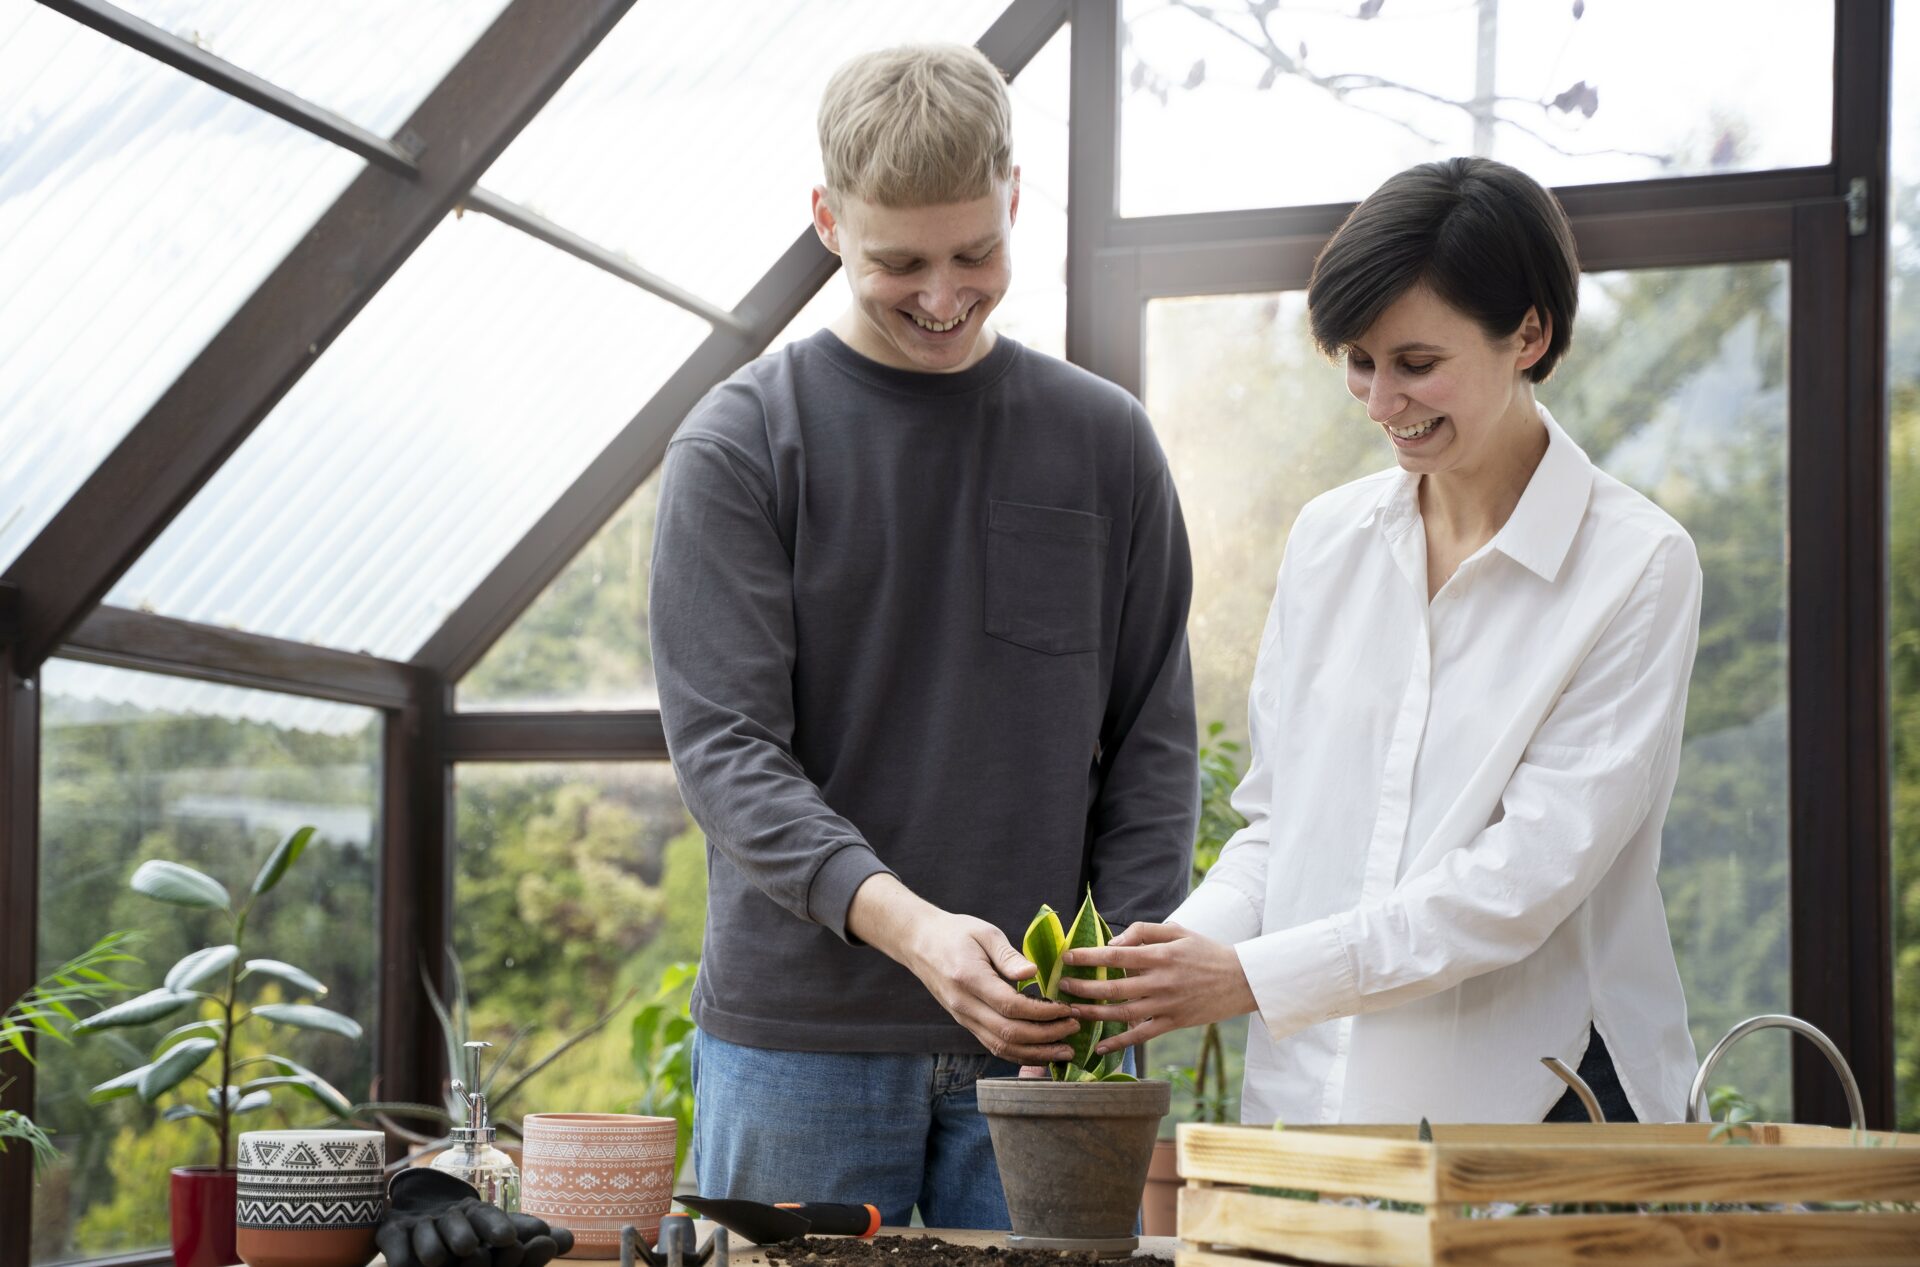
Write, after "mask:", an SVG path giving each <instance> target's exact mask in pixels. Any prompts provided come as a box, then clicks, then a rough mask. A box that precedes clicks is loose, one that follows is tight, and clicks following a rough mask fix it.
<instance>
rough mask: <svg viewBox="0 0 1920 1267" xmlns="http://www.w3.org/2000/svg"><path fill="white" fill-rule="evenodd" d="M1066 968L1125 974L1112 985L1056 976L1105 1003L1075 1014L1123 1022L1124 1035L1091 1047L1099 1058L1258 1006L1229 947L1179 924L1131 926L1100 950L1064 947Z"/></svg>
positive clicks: (1070, 987) (1084, 1007)
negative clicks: (1073, 967) (1170, 1031)
mask: <svg viewBox="0 0 1920 1267" xmlns="http://www.w3.org/2000/svg"><path fill="white" fill-rule="evenodd" d="M1067 963H1068V964H1069V965H1073V966H1082V965H1085V966H1092V967H1105V968H1125V969H1126V970H1127V975H1126V976H1125V977H1123V978H1121V979H1120V980H1118V981H1087V980H1083V979H1081V978H1079V977H1062V978H1061V979H1060V985H1061V987H1062V988H1063V989H1065V990H1066V991H1067V992H1069V993H1071V994H1078V995H1082V996H1084V997H1086V998H1090V999H1105V1000H1108V1001H1107V1002H1105V1003H1076V1004H1074V1005H1073V1015H1074V1016H1076V1017H1079V1018H1081V1019H1084V1020H1094V1021H1125V1022H1127V1025H1128V1028H1127V1030H1126V1031H1125V1032H1123V1033H1121V1034H1118V1035H1116V1036H1114V1037H1112V1038H1109V1039H1106V1040H1104V1041H1102V1042H1101V1043H1099V1044H1098V1045H1097V1046H1095V1047H1094V1051H1096V1052H1099V1053H1100V1054H1102V1055H1105V1054H1106V1053H1107V1052H1110V1051H1117V1050H1119V1049H1120V1048H1122V1047H1131V1046H1132V1045H1133V1044H1135V1043H1141V1042H1145V1041H1146V1040H1147V1039H1149V1038H1156V1037H1158V1036H1159V1035H1161V1034H1164V1033H1167V1032H1168V1031H1169V1030H1176V1029H1185V1028H1187V1027H1188V1026H1190V1025H1205V1024H1207V1023H1208V1022H1210V1021H1224V1020H1226V1019H1227V1018H1228V1017H1230V1016H1241V1015H1244V1014H1245V1013H1248V1012H1254V1011H1258V1010H1259V1007H1260V1005H1259V1003H1258V1002H1256V1001H1255V999H1254V997H1253V987H1252V986H1250V985H1248V984H1247V974H1246V970H1245V969H1243V968H1242V967H1241V966H1240V956H1239V954H1238V953H1237V952H1236V951H1235V950H1234V948H1233V947H1232V946H1229V945H1227V944H1225V943H1224V942H1217V941H1214V940H1213V939H1212V938H1209V937H1202V936H1201V935H1200V934H1198V933H1193V932H1188V931H1187V930H1186V929H1184V928H1182V927H1180V925H1178V924H1133V925H1130V926H1129V927H1128V928H1127V930H1126V931H1125V932H1123V933H1121V934H1120V935H1119V936H1118V937H1115V938H1114V939H1113V940H1112V941H1110V942H1108V943H1107V944H1106V945H1105V946H1104V947H1101V948H1099V949H1086V950H1069V951H1068V952H1067Z"/></svg>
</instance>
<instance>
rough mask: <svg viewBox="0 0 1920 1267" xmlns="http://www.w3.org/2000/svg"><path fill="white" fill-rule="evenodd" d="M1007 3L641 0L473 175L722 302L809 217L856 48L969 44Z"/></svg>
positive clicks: (729, 302) (734, 297)
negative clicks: (826, 129) (828, 118)
mask: <svg viewBox="0 0 1920 1267" xmlns="http://www.w3.org/2000/svg"><path fill="white" fill-rule="evenodd" d="M1005 8H1006V0H948V2H947V3H944V4H901V3H899V0H806V2H804V3H799V2H796V0H733V2H732V3H728V4H707V5H692V4H677V3H669V2H668V0H641V2H640V3H638V4H636V5H635V6H634V7H633V10H632V11H631V12H629V13H628V14H627V16H626V17H625V18H624V19H622V20H621V22H620V25H619V26H617V27H615V28H614V31H613V33H612V34H611V35H609V36H608V37H607V39H606V42H605V43H603V44H602V45H601V46H600V47H599V49H597V50H596V51H595V52H594V53H593V55H592V56H591V57H589V58H588V59H587V61H586V63H585V64H584V65H583V66H581V68H580V69H579V70H578V71H577V72H575V74H574V76H573V78H572V79H570V80H568V82H567V84H566V85H565V86H564V87H563V88H561V90H560V91H559V92H558V93H557V94H556V95H555V96H554V99H553V100H552V101H551V102H549V103H548V105H547V107H546V109H544V110H542V111H541V112H540V114H539V116H538V117H536V118H535V119H534V121H533V122H532V123H531V124H530V125H529V126H528V127H527V129H526V131H525V132H523V133H521V135H520V137H519V138H518V139H517V140H516V141H515V142H514V143H513V144H512V145H511V146H510V147H509V148H508V149H507V152H506V153H505V154H503V155H501V157H500V159H499V160H498V161H497V162H495V163H494V165H493V167H492V168H491V169H490V170H489V171H488V172H487V174H486V177H485V179H484V180H482V181H481V183H482V184H483V185H485V186H486V187H487V188H489V189H492V190H494V191H496V192H498V193H500V194H503V195H505V196H506V197H508V198H511V199H513V200H515V201H516V202H521V203H525V204H527V205H530V206H534V207H537V208H539V210H540V211H541V212H543V213H544V214H546V215H548V216H550V217H551V218H553V219H554V220H557V221H559V222H560V223H562V224H564V225H566V226H567V227H568V228H570V229H572V230H574V231H575V232H576V233H580V234H582V235H584V236H586V237H588V238H591V239H592V240H593V241H595V242H598V243H600V244H601V245H602V246H605V247H607V248H608V249H610V250H613V251H617V252H624V253H625V254H626V255H627V256H629V257H630V258H631V259H632V260H633V261H634V262H635V263H637V264H640V265H641V266H642V267H645V268H648V269H651V270H652V271H653V272H655V273H658V274H660V275H661V276H663V277H666V278H668V279H670V280H672V281H675V282H678V283H679V284H680V285H682V286H685V287H686V288H688V289H689V290H692V291H694V292H695V293H697V294H700V295H703V296H705V297H706V298H708V299H711V300H713V301H714V302H716V303H719V304H722V305H724V306H727V307H731V306H733V305H734V304H735V303H737V302H738V301H739V299H740V297H741V296H742V295H744V294H745V293H746V291H747V288H748V287H749V286H751V285H752V284H753V283H754V282H755V281H756V280H758V279H759V277H760V274H761V273H762V272H763V271H765V269H766V268H767V266H768V265H769V264H771V263H772V262H773V261H774V260H775V259H777V258H778V257H779V254H780V252H781V251H783V250H785V249H786V247H787V244H788V243H790V242H792V241H793V237H794V235H795V234H796V233H798V232H799V231H800V230H801V229H803V228H805V227H806V224H807V218H808V191H810V190H811V189H812V188H813V186H814V185H815V184H816V183H818V181H819V179H820V147H819V142H818V140H817V139H816V136H815V132H814V116H815V112H816V111H817V110H818V108H819V104H820V93H821V90H822V89H823V88H825V87H826V83H827V79H828V77H829V76H831V75H832V74H833V72H834V70H835V69H836V68H837V67H838V66H839V65H840V64H841V63H842V62H844V61H845V60H846V59H847V58H849V57H851V56H853V55H854V54H855V53H860V52H864V51H866V50H868V49H874V48H883V47H886V46H888V45H891V44H900V43H905V42H907V41H911V40H956V41H960V42H965V43H971V42H972V41H974V40H976V39H978V38H979V37H980V35H981V34H982V33H983V32H984V31H985V30H986V29H987V28H988V27H989V26H990V25H992V23H993V20H994V19H995V18H997V17H998V16H999V15H1000V14H1001V13H1002V12H1003V11H1004V10H1005Z"/></svg>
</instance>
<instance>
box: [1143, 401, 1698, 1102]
mask: <svg viewBox="0 0 1920 1267" xmlns="http://www.w3.org/2000/svg"><path fill="white" fill-rule="evenodd" d="M1540 412H1541V416H1542V418H1544V419H1545V421H1546V426H1547V432H1548V436H1549V443H1548V447H1547V451H1546V455H1545V456H1544V457H1543V458H1542V459H1541V461H1540V465H1539V467H1538V468H1537V469H1536V470H1535V471H1534V474H1533V477H1532V479H1531V481H1530V482H1529V483H1528V484H1527V488H1526V492H1525V493H1524V494H1523V495H1522V496H1521V498H1520V502H1519V504H1518V505H1517V506H1516V507H1515V508H1514V511H1513V515H1512V517H1511V518H1509V519H1508V520H1507V522H1506V524H1505V525H1504V526H1503V527H1502V528H1501V529H1500V531H1499V532H1498V533H1497V534H1496V535H1495V536H1494V538H1493V539H1492V540H1491V541H1489V542H1488V543H1487V544H1486V545H1485V546H1484V547H1482V548H1481V549H1480V550H1479V551H1477V552H1476V553H1474V554H1473V555H1472V556H1471V557H1469V558H1468V559H1467V560H1466V561H1465V562H1464V563H1462V564H1461V565H1460V568H1459V570H1458V571H1457V572H1456V573H1455V574H1454V575H1453V577H1452V578H1451V579H1450V580H1448V581H1447V583H1446V584H1445V585H1444V586H1443V587H1442V588H1441V589H1440V591H1439V592H1438V593H1437V594H1435V595H1434V596H1433V599H1432V601H1431V602H1429V601H1428V598H1427V557H1426V533H1425V531H1424V528H1423V525H1422V522H1421V516H1420V504H1419V498H1418V490H1419V479H1418V477H1417V476H1413V475H1409V474H1406V473H1404V472H1402V471H1398V470H1392V471H1387V472H1384V473H1382V474H1379V475H1374V476H1370V477H1368V478H1366V479H1362V480H1357V481H1355V482H1354V483H1351V484H1348V485H1346V486H1344V487H1342V488H1338V489H1335V490H1334V491H1332V492H1330V493H1327V494H1325V495H1324V496H1322V497H1319V498H1316V499H1315V500H1314V501H1313V502H1312V503H1311V504H1309V505H1308V506H1307V507H1306V509H1304V510H1303V511H1301V512H1300V517H1299V519H1298V520H1297V521H1296V523H1295V524H1294V528H1293V533H1292V536H1291V537H1290V538H1289V539H1288V542H1287V549H1286V556H1285V558H1284V560H1283V561H1282V563H1281V565H1280V574H1279V581H1278V585H1277V588H1276V592H1275V594H1274V600H1273V609H1272V612H1271V613H1270V615H1269V616H1268V619H1267V626H1266V632H1265V635H1264V636H1263V638H1262V640H1261V645H1260V655H1259V660H1258V663H1257V665H1256V667H1255V669H1254V678H1253V690H1252V693H1251V699H1250V703H1249V710H1248V711H1249V714H1250V728H1251V755H1250V759H1249V765H1248V769H1247V774H1246V777H1245V779H1244V780H1243V781H1242V782H1241V784H1240V789H1239V791H1238V793H1237V794H1236V795H1235V797H1234V798H1233V803H1234V806H1235V808H1237V809H1238V810H1239V811H1240V812H1241V813H1242V814H1243V815H1245V816H1246V818H1247V826H1246V828H1245V829H1244V830H1242V831H1240V832H1239V833H1238V834H1236V835H1235V836H1234V837H1233V838H1232V839H1231V840H1229V841H1228V842H1227V844H1226V847H1225V848H1224V849H1223V850H1222V851H1221V854H1220V860H1219V862H1218V863H1216V864H1215V866H1214V867H1213V870H1212V871H1211V872H1210V873H1209V874H1208V876H1207V878H1206V880H1205V882H1204V883H1202V884H1201V885H1200V887H1199V888H1197V889H1196V890H1194V892H1193V894H1192V895H1191V896H1190V897H1189V898H1188V899H1187V901H1186V902H1185V903H1184V904H1182V905H1181V907H1180V908H1179V909H1178V910H1177V911H1175V912H1174V913H1173V915H1172V916H1171V917H1170V919H1171V920H1172V922H1174V923H1177V924H1182V925H1184V926H1186V927H1188V928H1190V929H1193V930H1194V931H1196V932H1200V933H1202V934H1205V935H1207V936H1209V937H1213V938H1216V939H1218V940H1221V941H1226V942H1230V943H1233V944H1235V945H1236V946H1237V948H1238V952H1239V956H1240V963H1241V965H1242V966H1243V967H1244V968H1245V970H1246V974H1247V981H1248V983H1249V984H1250V985H1251V986H1252V987H1253V995H1254V998H1255V1000H1256V1001H1257V1002H1258V1004H1259V1009H1260V1010H1259V1014H1258V1016H1257V1017H1256V1018H1255V1021H1254V1024H1253V1025H1252V1026H1251V1027H1250V1033H1249V1038H1248V1044H1247V1062H1246V1082H1245V1086H1244V1088H1243V1094H1242V1098H1241V1106H1242V1109H1241V1111H1242V1116H1243V1118H1244V1119H1245V1120H1246V1121H1249V1122H1271V1121H1274V1120H1275V1119H1279V1120H1282V1121H1285V1122H1288V1123H1298V1124H1306V1123H1314V1122H1411V1121H1415V1120H1417V1119H1419V1118H1422V1117H1425V1118H1429V1119H1431V1120H1433V1121H1454V1122H1537V1121H1539V1120H1540V1119H1541V1118H1542V1117H1544V1116H1545V1115H1546V1112H1547V1110H1548V1109H1549V1108H1550V1107H1552V1105H1553V1103H1554V1101H1555V1100H1557V1099H1558V1098H1559V1097H1560V1095H1561V1094H1562V1092H1564V1091H1565V1090H1566V1088H1565V1087H1564V1086H1563V1085H1562V1084H1561V1083H1560V1082H1559V1081H1558V1080H1557V1079H1555V1077H1554V1076H1553V1074H1552V1073H1551V1072H1550V1071H1549V1070H1548V1069H1546V1068H1545V1067H1544V1066H1543V1065H1541V1063H1540V1058H1541V1057H1542V1056H1558V1057H1560V1058H1561V1059H1563V1060H1565V1061H1566V1062H1567V1063H1568V1064H1569V1065H1571V1066H1575V1067H1578V1065H1579V1063H1580V1058H1581V1056H1582V1055H1583V1054H1584V1052H1585V1050H1586V1045H1587V1035H1588V1028H1589V1024H1591V1025H1593V1026H1595V1027H1597V1028H1598V1029H1599V1031H1600V1033H1601V1034H1602V1035H1603V1036H1604V1037H1605V1038H1606V1042H1607V1049H1608V1051H1609V1052H1610V1053H1611V1054H1612V1057H1613V1062H1614V1066H1615V1068H1616V1070H1617V1071H1618V1073H1619V1076H1620V1081H1621V1083H1622V1085H1623V1086H1624V1087H1625V1089H1626V1093H1627V1098H1628V1099H1629V1100H1630V1101H1631V1102H1632V1104H1633V1108H1634V1112H1635V1113H1636V1114H1637V1115H1638V1117H1639V1118H1640V1120H1641V1121H1674V1120H1678V1119H1679V1118H1680V1117H1681V1115H1682V1113H1683V1112H1684V1110H1685V1106H1686V1093H1687V1086H1688V1083H1689V1082H1690V1081H1691V1080H1692V1077H1693V1073H1694V1068H1695V1066H1694V1049H1693V1040H1692V1038H1691V1036H1690V1035H1689V1034H1688V1031H1687V1014H1686V999H1685V997H1684V995H1683V994H1682V992H1681V987H1680V977H1679V972H1678V970H1677V968H1676V967H1675V964H1674V957H1673V948H1672V944H1671V942H1670V941H1669V940H1668V936H1667V921H1666V912H1665V908H1664V907H1663V906H1662V904H1661V900H1660V888H1659V884H1658V880H1657V877H1658V870H1659V863H1660V827H1661V823H1662V822H1663V821H1664V820H1665V818H1666V813H1667V803H1668V801H1669V799H1670V798H1671V796H1672V793H1673V784H1674V777H1675V773H1676V771H1677V769H1678V766H1679V760H1680V738H1681V727H1682V723H1683V721H1684V719H1685V715H1686V697H1687V679H1688V676H1689V674H1690V673H1691V671H1692V668H1693V656H1694V647H1695V644H1696V643H1697V641H1698V638H1699V625H1700V565H1699V561H1698V557H1697V555H1696V554H1695V551H1694V547H1693V542H1692V540H1691V539H1689V538H1688V536H1687V534H1686V532H1685V530H1684V529H1682V528H1681V527H1680V525H1679V524H1677V523H1675V522H1674V521H1673V519H1671V518H1670V517H1668V516H1667V515H1666V514H1665V513H1664V512H1663V511H1661V510H1660V509H1659V508H1658V507H1656V506H1655V505H1654V504H1653V503H1652V502H1650V501H1648V500H1647V499H1646V498H1645V497H1642V496H1641V495H1640V494H1639V493H1636V492H1634V491H1633V490H1632V489H1630V488H1628V487H1627V486H1626V485H1624V484H1622V483H1620V482H1619V481H1618V480H1615V479H1613V478H1611V477H1610V476H1608V475H1607V474H1605V473H1604V472H1602V471H1599V470H1597V469H1596V468H1595V467H1594V466H1593V464H1592V462H1591V461H1589V460H1588V458H1587V455H1586V454H1585V453H1583V452H1581V450H1580V449H1579V447H1578V446H1576V445H1575V444H1574V443H1573V441H1572V440H1570V439H1568V438H1567V435H1566V433H1565V432H1564V431H1563V430H1561V429H1560V427H1559V426H1558V425H1557V424H1556V423H1555V422H1554V421H1553V419H1552V417H1551V416H1549V415H1548V414H1547V412H1546V410H1545V409H1542V410H1541V411H1540Z"/></svg>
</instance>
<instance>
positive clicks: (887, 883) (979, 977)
mask: <svg viewBox="0 0 1920 1267" xmlns="http://www.w3.org/2000/svg"><path fill="white" fill-rule="evenodd" d="M847 929H848V931H850V932H851V933H853V935H854V936H856V937H858V938H859V939H860V940H861V941H864V942H866V943H867V944H868V945H871V946H873V947H874V948H876V949H877V950H880V951H881V952H882V953H884V954H886V955H887V956H888V957H889V958H891V959H893V960H895V961H897V962H898V963H900V964H902V965H904V966H905V967H906V968H907V969H908V970H909V971H910V972H912V973H913V975H914V976H916V977H918V978H920V982H921V984H922V985H924V986H926V987H927V989H928V991H929V992H931V993H932V995H933V997H934V998H935V999H937V1000H939V1002H940V1006H941V1007H943V1008H945V1009H947V1011H948V1012H949V1013H950V1014H951V1015H952V1016H953V1019H954V1020H956V1021H959V1022H960V1023H961V1024H962V1025H964V1026H966V1027H967V1029H968V1031H969V1032H971V1033H972V1034H973V1036H974V1037H975V1038H977V1039H979V1040H980V1045H981V1046H982V1047H985V1048H986V1049H987V1051H988V1052H990V1053H991V1054H993V1055H995V1056H998V1057H999V1058H1000V1059H1002V1060H1011V1061H1016V1062H1018V1063H1021V1064H1029V1065H1034V1064H1045V1063H1046V1062H1048V1061H1053V1060H1070V1059H1072V1058H1073V1049H1072V1048H1071V1047H1068V1046H1067V1045H1066V1043H1065V1039H1066V1038H1067V1036H1068V1035H1070V1034H1072V1033H1074V1032H1075V1031H1076V1030H1078V1029H1079V1028H1080V1023H1079V1022H1078V1021H1076V1020H1074V1019H1073V1017H1072V1016H1071V1015H1069V1014H1068V1011H1067V1007H1066V1005H1065V1004H1062V1003H1052V1002H1049V1001H1047V1000H1046V999H1035V998H1029V997H1028V996H1026V995H1024V994H1022V993H1020V992H1019V991H1018V990H1017V989H1015V988H1014V987H1013V986H1011V985H1009V984H1008V982H1010V981H1023V980H1025V979H1026V978H1028V977H1031V976H1032V975H1033V974H1034V972H1035V968H1034V966H1033V965H1032V964H1030V963H1028V962H1027V961H1026V959H1025V958H1024V957H1022V956H1021V954H1020V952H1019V951H1018V950H1015V949H1014V948H1013V944H1012V943H1011V942H1009V941H1008V940H1007V938H1006V935H1005V934H1003V933H1002V932H1001V931H1000V930H999V929H997V928H995V927H994V926H993V925H992V924H989V923H987V922H986V921H985V920H983V919H975V918H974V917H973V916H971V915H955V914H953V913H952V912H950V911H943V910H941V909H940V908H939V907H937V906H935V905H933V904H932V903H931V902H928V901H925V900H924V899H922V898H920V897H918V896H916V895H915V894H914V893H913V891H912V890H910V889H908V888H907V886H906V885H904V884H902V883H900V881H899V880H898V879H897V878H895V877H894V876H891V875H886V874H880V875H875V876H873V877H872V878H870V879H869V880H867V881H866V883H864V884H862V885H861V886H860V887H859V888H858V889H857V890H855V891H854V895H853V905H852V906H850V907H849V908H848V909H847Z"/></svg>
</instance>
